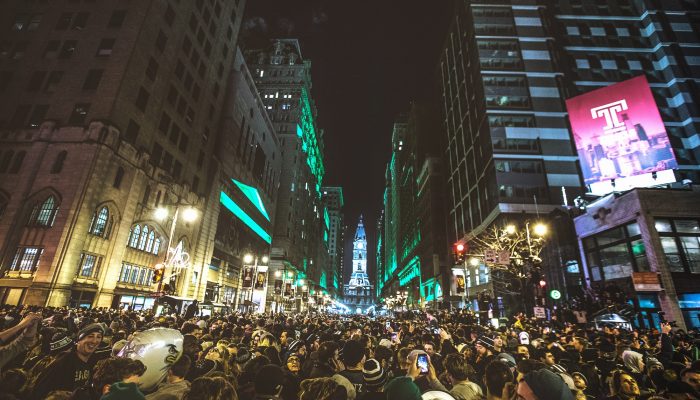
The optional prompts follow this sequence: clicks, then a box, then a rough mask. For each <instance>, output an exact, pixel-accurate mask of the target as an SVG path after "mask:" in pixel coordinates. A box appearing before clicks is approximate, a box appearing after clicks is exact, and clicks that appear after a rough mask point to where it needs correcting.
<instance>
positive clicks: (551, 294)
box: [549, 289, 561, 300]
mask: <svg viewBox="0 0 700 400" xmlns="http://www.w3.org/2000/svg"><path fill="white" fill-rule="evenodd" d="M549 297H551V298H553V299H554V300H559V299H561V292H560V291H558V290H557V289H552V290H551V291H550V292H549Z"/></svg>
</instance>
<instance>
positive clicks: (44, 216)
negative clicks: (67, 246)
mask: <svg viewBox="0 0 700 400" xmlns="http://www.w3.org/2000/svg"><path fill="white" fill-rule="evenodd" d="M34 211H35V212H34V213H32V214H33V215H34V216H35V218H36V219H35V220H34V221H33V222H34V223H35V224H36V225H42V226H53V222H54V220H55V218H56V213H57V211H58V205H57V204H56V198H55V197H53V196H49V197H48V198H47V199H46V200H44V202H43V203H41V206H38V207H37V208H35V209H34Z"/></svg>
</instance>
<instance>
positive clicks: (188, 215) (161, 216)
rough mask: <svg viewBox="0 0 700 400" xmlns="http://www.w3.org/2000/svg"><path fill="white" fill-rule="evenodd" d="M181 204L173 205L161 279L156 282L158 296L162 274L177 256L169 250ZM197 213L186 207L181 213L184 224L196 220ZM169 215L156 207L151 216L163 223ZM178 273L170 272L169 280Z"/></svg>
mask: <svg viewBox="0 0 700 400" xmlns="http://www.w3.org/2000/svg"><path fill="white" fill-rule="evenodd" d="M182 206H183V205H182V204H176V205H175V213H174V214H173V217H172V221H171V222H170V234H169V235H168V241H167V243H166V246H165V248H166V250H167V251H166V254H165V260H164V262H163V267H162V269H163V273H162V274H161V278H160V279H159V281H158V290H157V292H158V294H159V295H160V294H161V291H162V290H163V280H164V279H165V277H164V274H165V269H166V268H167V267H168V266H172V264H173V261H174V260H173V258H174V257H176V256H177V255H178V254H177V253H178V252H177V251H173V250H171V249H170V245H171V244H172V240H173V237H174V236H175V228H176V226H177V221H178V216H179V214H180V208H181V207H182ZM198 214H199V213H198V212H197V209H196V208H194V207H191V206H187V207H186V208H185V209H184V210H183V211H182V219H184V220H185V222H193V221H195V220H196V219H197V217H198ZM169 215H170V212H169V211H168V209H167V208H165V207H158V208H156V209H155V210H154V211H153V216H154V217H155V218H156V219H157V220H159V221H164V220H165V219H166V218H168V216H169ZM179 273H180V272H179V271H178V272H177V273H175V272H173V271H171V273H170V278H171V279H172V278H173V277H175V276H177V275H178V274H179Z"/></svg>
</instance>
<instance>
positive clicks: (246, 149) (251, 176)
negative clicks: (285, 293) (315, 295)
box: [205, 49, 282, 310]
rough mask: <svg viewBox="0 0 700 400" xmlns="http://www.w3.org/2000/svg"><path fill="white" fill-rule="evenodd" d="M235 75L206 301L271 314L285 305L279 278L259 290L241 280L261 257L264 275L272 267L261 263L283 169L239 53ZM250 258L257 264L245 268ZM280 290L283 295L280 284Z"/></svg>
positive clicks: (221, 142)
mask: <svg viewBox="0 0 700 400" xmlns="http://www.w3.org/2000/svg"><path fill="white" fill-rule="evenodd" d="M230 73H231V79H230V85H229V86H228V87H227V89H226V97H225V99H226V100H225V104H224V110H223V112H222V120H221V130H220V134H219V135H218V137H217V144H216V156H217V158H218V160H220V165H221V168H220V169H219V174H218V179H219V187H220V188H221V192H220V193H219V202H220V204H221V206H220V208H221V210H220V212H219V218H218V222H217V225H216V236H215V241H214V254H213V255H212V259H211V262H210V263H209V268H208V271H207V274H206V279H207V286H206V292H205V301H209V302H211V303H212V304H214V305H219V306H224V305H225V306H229V307H231V306H233V307H236V308H239V307H238V306H240V305H245V304H250V303H247V302H246V301H248V302H254V300H257V303H258V309H259V310H265V309H267V310H270V309H273V307H272V306H273V301H278V300H280V298H278V297H277V298H276V295H279V294H280V293H275V292H274V291H275V286H274V283H275V276H274V273H273V274H267V285H264V286H263V287H259V288H257V289H256V288H254V287H252V286H250V287H243V282H241V279H240V278H241V275H242V271H243V268H244V267H245V266H250V265H252V266H253V267H255V265H256V262H255V258H256V257H257V258H258V263H257V264H259V265H260V268H258V272H263V273H264V272H265V271H263V270H264V269H266V268H267V264H266V263H264V262H262V260H263V257H265V256H268V255H269V252H270V245H271V243H272V229H273V226H274V222H275V212H276V211H277V208H276V201H277V191H278V188H279V176H280V173H281V165H282V155H281V149H280V147H281V146H280V139H279V138H278V137H277V134H276V132H275V129H274V127H273V125H272V121H270V118H269V117H268V115H267V109H266V108H265V105H264V104H263V102H262V99H261V98H260V95H259V93H258V90H257V88H256V86H255V82H254V81H253V76H252V74H251V72H250V70H249V69H248V66H247V65H246V62H245V60H244V59H243V53H242V52H241V51H240V49H237V51H236V57H235V59H234V65H233V69H232V70H231V71H230ZM246 255H249V256H252V257H253V260H252V261H249V262H248V263H246V262H245V259H246ZM276 290H277V291H278V292H280V291H281V288H280V287H279V285H278V286H277V287H276ZM252 297H254V300H251V298H252ZM263 299H265V301H262V300H263ZM268 300H269V301H268ZM261 302H262V303H263V304H260V303H261ZM274 305H275V306H276V305H277V303H275V304H274ZM281 305H282V304H281V303H279V306H280V308H277V310H279V309H281ZM241 309H248V308H244V307H241Z"/></svg>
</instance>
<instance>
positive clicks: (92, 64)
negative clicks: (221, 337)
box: [0, 0, 245, 308]
mask: <svg viewBox="0 0 700 400" xmlns="http://www.w3.org/2000/svg"><path fill="white" fill-rule="evenodd" d="M244 4H245V1H204V0H198V1H193V2H174V1H139V2H111V3H105V2H73V1H59V2H25V1H11V2H5V3H3V5H2V11H3V12H2V13H0V27H2V28H0V29H2V40H0V94H1V96H0V125H1V126H2V127H3V130H2V133H0V149H2V150H1V153H2V154H0V189H1V190H0V193H1V194H0V210H3V212H2V214H1V216H0V237H2V243H0V263H1V264H2V272H3V276H2V278H0V287H1V288H2V289H1V290H0V300H2V301H4V302H7V303H11V304H17V303H27V304H41V305H44V304H48V305H52V306H63V305H68V304H70V305H72V306H77V305H87V306H128V307H131V308H143V307H148V306H149V305H150V304H152V301H153V296H150V297H149V294H151V293H153V292H154V291H155V290H156V286H155V285H151V281H150V277H151V276H152V275H153V270H154V268H155V266H156V265H157V264H159V263H163V262H165V261H167V262H166V271H165V284H167V288H169V290H170V291H172V292H174V293H177V294H180V295H181V296H185V297H190V298H194V297H199V298H201V297H202V296H203V294H204V290H205V287H206V285H205V283H204V282H203V280H202V279H201V276H202V271H203V269H204V268H205V267H204V266H205V265H206V264H208V263H209V260H210V258H211V251H212V247H211V245H210V243H211V242H212V240H213V234H214V229H215V226H216V218H217V213H218V207H216V205H217V204H218V196H212V192H213V186H214V184H215V182H216V183H218V182H217V180H216V178H215V176H214V175H215V174H214V173H213V171H214V169H215V165H214V162H215V161H214V158H213V157H212V153H213V148H214V140H213V139H214V136H215V134H216V132H217V130H218V121H219V118H220V116H221V104H222V99H223V91H224V88H225V87H226V79H227V77H228V71H229V70H230V69H231V66H232V65H233V58H234V54H235V48H236V42H237V36H238V31H239V29H240V24H241V17H242V14H243V7H244ZM217 195H218V193H217ZM159 207H165V208H166V209H167V210H163V211H162V212H161V213H160V214H159V216H160V217H161V218H160V219H158V218H156V216H154V210H155V209H156V208H159ZM166 211H167V216H166V215H165V213H166ZM171 248H172V249H173V251H172V254H174V255H176V256H175V257H170V258H168V259H167V260H166V257H167V256H168V254H170V253H171V252H170V249H171ZM185 254H187V255H188V256H187V257H186V256H185ZM195 273H197V274H198V275H197V278H194V276H195V275H194V274H195ZM165 288H166V286H165V285H164V287H162V288H161V289H165Z"/></svg>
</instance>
